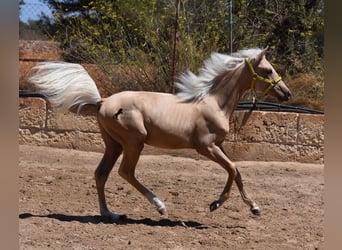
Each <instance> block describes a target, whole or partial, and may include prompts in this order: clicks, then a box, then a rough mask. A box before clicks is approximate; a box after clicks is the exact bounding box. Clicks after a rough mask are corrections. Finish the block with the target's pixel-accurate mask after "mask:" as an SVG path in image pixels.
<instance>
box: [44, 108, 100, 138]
mask: <svg viewBox="0 0 342 250" xmlns="http://www.w3.org/2000/svg"><path fill="white" fill-rule="evenodd" d="M47 128H48V129H49V130H67V131H87V132H98V133H99V132H100V130H99V126H98V123H97V119H96V107H95V106H90V105H88V106H85V107H83V108H82V109H81V112H80V114H76V113H73V112H69V111H66V112H64V113H57V112H56V111H55V110H54V109H53V108H51V107H50V105H49V109H48V115H47Z"/></svg>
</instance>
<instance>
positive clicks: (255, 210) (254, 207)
mask: <svg viewBox="0 0 342 250" xmlns="http://www.w3.org/2000/svg"><path fill="white" fill-rule="evenodd" d="M251 212H252V214H254V215H256V216H260V214H261V212H260V208H259V207H258V206H253V207H251Z"/></svg>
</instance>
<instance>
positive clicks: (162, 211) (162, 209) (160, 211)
mask: <svg viewBox="0 0 342 250" xmlns="http://www.w3.org/2000/svg"><path fill="white" fill-rule="evenodd" d="M157 211H158V213H159V214H160V215H167V212H166V208H165V207H162V208H159V209H157Z"/></svg>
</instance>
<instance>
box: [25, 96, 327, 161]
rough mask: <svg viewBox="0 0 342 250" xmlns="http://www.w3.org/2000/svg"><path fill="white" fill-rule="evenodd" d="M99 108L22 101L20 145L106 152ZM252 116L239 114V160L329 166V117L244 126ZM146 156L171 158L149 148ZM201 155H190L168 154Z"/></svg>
mask: <svg viewBox="0 0 342 250" xmlns="http://www.w3.org/2000/svg"><path fill="white" fill-rule="evenodd" d="M95 114H96V110H95V107H91V106H89V107H85V108H84V109H82V112H81V114H80V115H76V114H74V113H72V112H66V113H56V112H54V110H53V109H51V107H50V105H49V103H47V102H46V101H45V99H43V98H20V100H19V143H20V144H29V145H43V146H50V147H59V148H72V149H79V150H86V151H98V152H103V150H104V145H103V142H102V139H101V135H100V132H99V128H98V125H97V121H96V116H95ZM247 114H248V113H247V111H236V112H235V113H234V115H233V117H232V119H231V121H230V127H231V129H230V133H229V135H228V136H227V138H226V141H225V143H224V147H225V149H226V150H227V152H228V153H229V155H230V158H231V159H233V160H239V161H240V160H253V161H254V160H255V161H298V162H303V163H323V162H324V161H323V153H324V152H323V149H324V116H323V115H308V114H298V113H282V112H260V111H254V112H253V113H251V115H250V116H249V118H248V120H247V123H246V124H245V125H244V126H242V127H241V124H242V121H243V120H244V117H245V116H246V115H247ZM144 151H145V153H160V152H162V153H165V150H160V151H158V150H155V149H152V148H151V147H146V149H145V150H144ZM166 151H167V152H169V153H172V154H174V155H177V154H187V155H189V156H191V157H194V156H196V153H195V154H194V151H191V152H190V151H189V150H177V151H174V150H166Z"/></svg>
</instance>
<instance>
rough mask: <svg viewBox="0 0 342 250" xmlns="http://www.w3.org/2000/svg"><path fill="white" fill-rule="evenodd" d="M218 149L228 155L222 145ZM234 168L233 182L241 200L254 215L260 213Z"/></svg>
mask: <svg viewBox="0 0 342 250" xmlns="http://www.w3.org/2000/svg"><path fill="white" fill-rule="evenodd" d="M220 149H221V151H222V152H223V153H224V154H225V155H226V156H227V157H228V154H227V152H226V151H225V150H224V149H223V147H222V145H221V146H220ZM235 169H236V177H235V183H236V185H237V186H238V188H239V191H240V194H241V197H242V200H243V201H244V202H245V203H246V204H247V205H248V206H249V207H250V210H251V212H252V213H253V214H254V215H260V208H259V207H258V205H257V204H256V203H255V202H254V201H253V200H252V199H251V198H250V197H249V195H248V194H247V192H246V190H245V189H244V187H243V182H242V177H241V174H240V172H239V170H238V169H237V167H235Z"/></svg>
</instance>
